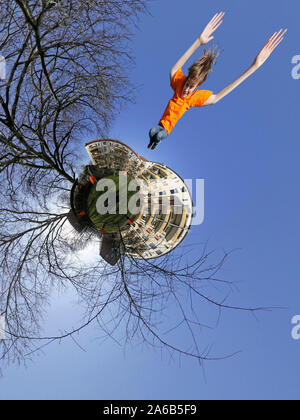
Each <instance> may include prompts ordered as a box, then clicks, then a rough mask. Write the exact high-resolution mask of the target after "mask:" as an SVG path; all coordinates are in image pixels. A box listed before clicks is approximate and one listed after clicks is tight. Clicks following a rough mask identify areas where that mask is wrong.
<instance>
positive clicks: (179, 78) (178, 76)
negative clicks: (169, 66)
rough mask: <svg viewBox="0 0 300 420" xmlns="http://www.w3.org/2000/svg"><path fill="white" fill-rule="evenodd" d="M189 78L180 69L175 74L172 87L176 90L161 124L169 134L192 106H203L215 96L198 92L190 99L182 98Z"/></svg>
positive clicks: (208, 92)
mask: <svg viewBox="0 0 300 420" xmlns="http://www.w3.org/2000/svg"><path fill="white" fill-rule="evenodd" d="M186 79H187V77H186V76H185V75H184V74H183V73H182V70H181V69H178V70H177V71H176V73H175V74H174V76H173V78H172V81H171V87H172V89H173V90H174V96H173V98H172V99H171V100H170V101H169V103H168V105H167V108H166V109H165V112H164V114H163V116H162V117H161V119H160V121H159V124H161V125H162V126H163V127H164V128H165V129H166V131H167V132H168V134H170V132H171V131H172V130H173V128H174V126H175V124H176V123H177V121H178V120H179V118H181V117H182V115H183V114H184V113H185V112H186V111H187V110H188V109H190V107H191V106H202V105H203V104H204V103H205V102H206V101H207V99H208V98H209V97H210V96H211V95H212V94H213V92H212V91H210V90H196V92H194V93H193V94H192V95H191V96H189V97H188V98H182V97H181V96H180V95H181V92H182V88H183V86H184V84H185V81H186Z"/></svg>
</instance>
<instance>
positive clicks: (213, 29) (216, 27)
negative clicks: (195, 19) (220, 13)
mask: <svg viewBox="0 0 300 420" xmlns="http://www.w3.org/2000/svg"><path fill="white" fill-rule="evenodd" d="M222 22H223V20H221V22H219V23H218V25H217V26H214V27H213V28H212V31H215V30H216V29H218V27H219V26H220V25H221V24H222Z"/></svg>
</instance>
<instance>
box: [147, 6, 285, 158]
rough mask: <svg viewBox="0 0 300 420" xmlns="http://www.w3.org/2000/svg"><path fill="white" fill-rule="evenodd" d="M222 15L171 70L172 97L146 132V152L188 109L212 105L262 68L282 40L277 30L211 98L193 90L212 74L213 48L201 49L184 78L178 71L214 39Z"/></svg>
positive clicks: (215, 18) (180, 71) (207, 27)
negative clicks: (245, 65)
mask: <svg viewBox="0 0 300 420" xmlns="http://www.w3.org/2000/svg"><path fill="white" fill-rule="evenodd" d="M224 14H225V13H224V12H221V13H217V14H216V15H215V16H214V17H213V18H212V20H211V21H210V22H209V23H208V25H207V26H206V28H205V29H204V31H203V32H202V34H201V35H200V37H199V38H197V40H196V41H195V42H194V43H193V45H192V46H191V47H190V48H189V49H188V50H187V51H186V52H185V53H184V55H183V56H182V57H181V58H180V59H179V60H178V61H177V63H176V64H175V65H174V66H173V67H172V69H171V72H170V82H171V87H172V89H173V90H174V96H173V98H172V99H171V100H170V101H169V103H168V105H167V108H166V110H165V112H164V114H163V116H162V118H161V119H160V121H159V123H158V125H156V126H154V127H153V128H151V130H150V132H149V137H150V143H149V145H148V148H149V149H152V150H153V149H155V148H156V146H157V145H158V144H159V143H160V142H161V140H164V139H165V138H166V137H167V136H168V135H169V134H170V132H171V131H172V130H173V128H174V126H175V124H176V123H177V121H178V120H179V118H181V117H182V115H183V114H184V113H185V112H186V111H187V110H188V109H189V108H190V107H191V106H198V107H200V106H203V105H212V104H216V103H217V102H219V101H220V100H221V99H222V98H224V96H226V95H228V93H230V92H231V91H233V89H235V88H236V87H237V86H238V85H240V84H241V83H242V82H243V81H244V80H246V79H247V77H249V76H250V75H251V74H252V73H254V72H255V71H256V70H257V69H258V68H259V67H260V66H262V65H263V63H264V62H265V61H266V60H267V58H268V57H269V56H270V55H271V53H272V52H273V51H274V49H275V48H276V47H277V45H278V44H279V43H280V42H281V41H282V40H283V38H284V34H285V32H286V31H287V29H285V30H284V31H283V32H282V29H280V31H277V32H275V33H274V34H273V35H272V36H271V38H270V39H269V40H268V42H267V43H266V44H265V45H264V47H263V48H262V49H261V51H260V52H259V54H258V55H257V56H256V58H255V60H254V61H253V63H252V65H251V66H250V68H249V69H248V70H246V71H245V72H244V73H243V74H242V75H241V76H240V77H238V78H237V79H236V80H235V81H234V82H233V83H231V84H230V85H228V86H226V87H225V88H224V89H223V90H221V91H220V92H219V93H217V94H215V95H214V94H213V92H211V91H210V90H197V89H198V88H199V86H200V85H201V84H202V83H203V82H205V80H206V78H207V76H208V74H209V73H210V72H211V71H212V69H211V67H212V65H213V64H215V60H216V58H217V57H218V55H219V53H218V52H217V51H216V49H215V48H214V49H211V50H209V51H206V50H204V55H203V56H202V57H201V58H200V59H199V60H198V61H196V62H195V63H194V64H193V65H192V66H191V67H190V68H189V71H188V76H185V75H184V74H183V73H182V70H181V68H182V67H183V65H184V64H185V63H186V61H187V60H188V59H189V58H190V57H191V55H192V54H193V53H194V52H195V51H196V50H197V49H198V48H199V47H200V46H201V45H205V44H207V43H208V42H209V41H211V40H212V39H213V38H214V37H213V36H212V34H213V33H214V32H215V30H216V29H217V28H218V27H219V26H220V25H221V24H222V22H223V20H222V18H223V16H224Z"/></svg>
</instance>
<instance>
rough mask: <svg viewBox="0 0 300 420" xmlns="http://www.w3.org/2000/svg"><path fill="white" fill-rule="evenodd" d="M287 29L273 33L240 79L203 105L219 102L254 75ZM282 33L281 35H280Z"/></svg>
mask: <svg viewBox="0 0 300 420" xmlns="http://www.w3.org/2000/svg"><path fill="white" fill-rule="evenodd" d="M286 31H287V29H285V30H284V31H283V32H282V29H280V31H277V32H275V33H274V34H273V35H272V36H271V38H270V39H269V40H268V42H267V43H266V44H265V45H264V47H263V48H262V49H261V50H260V52H259V53H258V55H257V56H256V58H255V60H254V61H253V63H252V65H251V66H250V67H249V69H248V70H246V71H245V72H244V73H243V74H242V75H241V76H240V77H238V78H237V79H236V80H235V81H234V82H232V83H231V84H230V85H228V86H226V87H225V88H224V89H223V90H221V91H220V92H219V93H217V94H215V95H211V96H210V97H209V98H208V100H207V101H206V102H205V103H204V105H212V104H215V103H217V102H218V101H220V100H221V99H222V98H224V96H226V95H228V93H230V92H232V91H233V90H234V89H235V88H236V87H237V86H239V85H240V84H241V83H242V82H243V81H244V80H246V79H247V77H249V76H250V75H251V74H252V73H254V72H255V71H256V70H257V69H259V67H261V66H262V65H263V64H264V62H265V61H266V60H267V59H268V58H269V56H270V55H271V53H272V52H273V51H274V50H275V48H276V47H277V45H279V44H280V42H281V41H282V40H283V38H284V36H283V35H284V34H285V33H286ZM281 32H282V33H281Z"/></svg>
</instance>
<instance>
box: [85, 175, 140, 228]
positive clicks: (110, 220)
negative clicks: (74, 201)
mask: <svg viewBox="0 0 300 420" xmlns="http://www.w3.org/2000/svg"><path fill="white" fill-rule="evenodd" d="M105 179H110V180H112V181H114V183H115V187H116V209H115V213H116V214H109V213H106V214H99V213H98V211H97V207H96V204H97V200H98V199H99V197H101V195H102V194H104V193H106V192H107V191H108V189H107V188H105V191H97V190H96V185H97V184H95V185H94V186H93V187H92V189H91V191H90V194H89V197H88V216H89V218H90V220H91V222H92V223H93V225H94V226H95V227H96V228H97V229H101V228H102V227H104V229H105V233H115V232H118V231H119V227H122V226H124V225H125V224H126V223H127V221H128V219H127V216H128V217H131V218H132V217H133V215H132V214H130V213H129V212H128V213H127V215H124V214H119V199H120V196H122V194H124V193H126V190H127V205H128V201H129V200H130V197H132V196H133V195H134V194H135V193H136V192H135V191H128V184H129V183H130V181H131V179H130V178H129V177H128V176H127V186H126V185H123V184H122V188H121V189H120V187H121V186H120V184H119V175H111V176H106V177H105ZM105 204H107V203H105Z"/></svg>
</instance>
